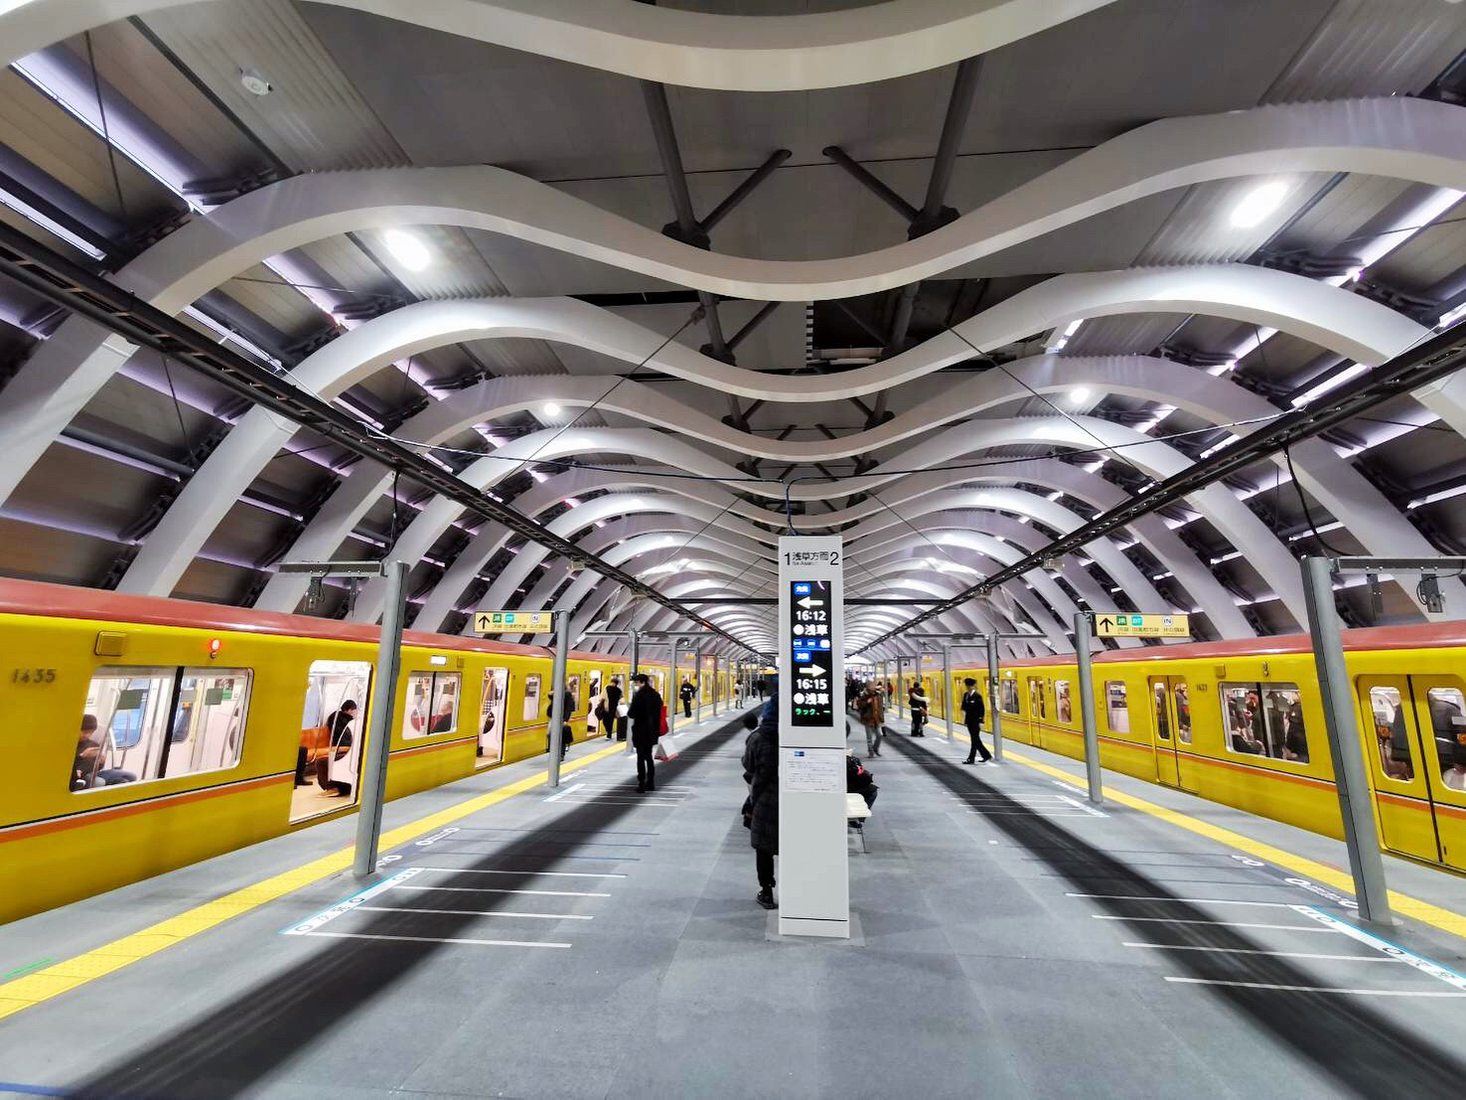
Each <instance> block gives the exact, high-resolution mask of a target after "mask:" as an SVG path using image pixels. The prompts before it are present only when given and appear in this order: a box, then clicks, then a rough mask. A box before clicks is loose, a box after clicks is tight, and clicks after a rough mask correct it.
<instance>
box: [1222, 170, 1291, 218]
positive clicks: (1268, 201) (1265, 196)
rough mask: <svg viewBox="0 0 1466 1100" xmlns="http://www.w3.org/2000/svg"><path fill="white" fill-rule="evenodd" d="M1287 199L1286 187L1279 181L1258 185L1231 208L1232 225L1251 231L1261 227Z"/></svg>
mask: <svg viewBox="0 0 1466 1100" xmlns="http://www.w3.org/2000/svg"><path fill="white" fill-rule="evenodd" d="M1287 197H1288V185H1287V184H1286V183H1284V182H1282V181H1281V180H1273V181H1272V182H1270V183H1263V184H1259V185H1258V186H1256V187H1254V188H1253V189H1252V190H1251V191H1249V192H1247V194H1245V195H1243V196H1242V201H1240V202H1239V203H1238V204H1237V205H1236V206H1234V207H1232V218H1231V221H1232V224H1233V225H1234V226H1236V227H1237V228H1238V229H1251V228H1252V227H1253V226H1256V225H1261V224H1262V222H1263V220H1264V219H1265V218H1266V217H1267V216H1268V215H1269V214H1271V213H1273V212H1274V211H1276V210H1277V208H1278V207H1280V206H1282V205H1283V200H1284V199H1285V198H1287Z"/></svg>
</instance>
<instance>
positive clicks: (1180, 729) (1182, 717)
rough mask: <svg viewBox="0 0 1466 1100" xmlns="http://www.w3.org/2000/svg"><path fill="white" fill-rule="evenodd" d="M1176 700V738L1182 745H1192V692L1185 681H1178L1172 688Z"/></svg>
mask: <svg viewBox="0 0 1466 1100" xmlns="http://www.w3.org/2000/svg"><path fill="white" fill-rule="evenodd" d="M1171 692H1172V695H1173V697H1174V698H1175V700H1176V736H1177V737H1179V738H1180V739H1181V744H1183V745H1189V744H1191V691H1190V690H1189V689H1188V688H1187V687H1186V681H1185V680H1176V681H1175V682H1174V684H1173V686H1172V688H1171Z"/></svg>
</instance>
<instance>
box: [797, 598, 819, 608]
mask: <svg viewBox="0 0 1466 1100" xmlns="http://www.w3.org/2000/svg"><path fill="white" fill-rule="evenodd" d="M799 606H800V607H802V608H805V609H806V610H808V609H809V608H811V607H824V606H825V601H824V600H817V599H815V598H814V597H813V596H805V597H804V599H802V600H800V601H799Z"/></svg>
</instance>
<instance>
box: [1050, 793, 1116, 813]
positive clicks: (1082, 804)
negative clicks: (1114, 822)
mask: <svg viewBox="0 0 1466 1100" xmlns="http://www.w3.org/2000/svg"><path fill="white" fill-rule="evenodd" d="M1059 801H1060V802H1067V803H1069V805H1071V806H1078V807H1079V808H1080V809H1081V810H1083V811H1084V812H1085V813H1087V814H1089V815H1090V816H1091V817H1109V816H1110V815H1109V814H1107V813H1105V812H1104V811H1103V810H1096V809H1095V808H1094V807H1093V806H1091V805H1089V804H1088V803H1087V802H1080V801H1079V799H1077V798H1070V797H1069V796H1068V795H1066V794H1061V795H1059Z"/></svg>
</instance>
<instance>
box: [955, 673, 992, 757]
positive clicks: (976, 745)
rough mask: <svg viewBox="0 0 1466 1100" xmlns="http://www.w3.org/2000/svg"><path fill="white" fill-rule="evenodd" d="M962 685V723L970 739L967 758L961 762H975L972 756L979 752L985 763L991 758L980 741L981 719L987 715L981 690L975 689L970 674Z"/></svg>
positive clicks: (975, 682)
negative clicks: (963, 689) (970, 743)
mask: <svg viewBox="0 0 1466 1100" xmlns="http://www.w3.org/2000/svg"><path fill="white" fill-rule="evenodd" d="M962 686H963V687H965V688H966V689H967V690H966V691H964V692H963V693H962V724H963V725H964V726H966V727H967V736H968V738H970V739H971V741H972V747H971V748H970V749H968V750H967V759H966V760H964V761H962V763H964V764H972V763H975V761H974V760H973V756H975V755H976V754H977V753H981V754H982V762H983V763H984V764H986V763H987V762H988V761H990V760H991V759H992V758H993V754H992V753H990V752H988V750H987V746H986V745H984V744H983V743H982V720H983V719H984V718H986V717H987V705H986V704H985V703H984V702H983V701H982V692H980V691H978V690H977V681H976V680H974V679H973V678H972V677H971V676H969V677H967V678H966V679H965V680H963V681H962Z"/></svg>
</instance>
